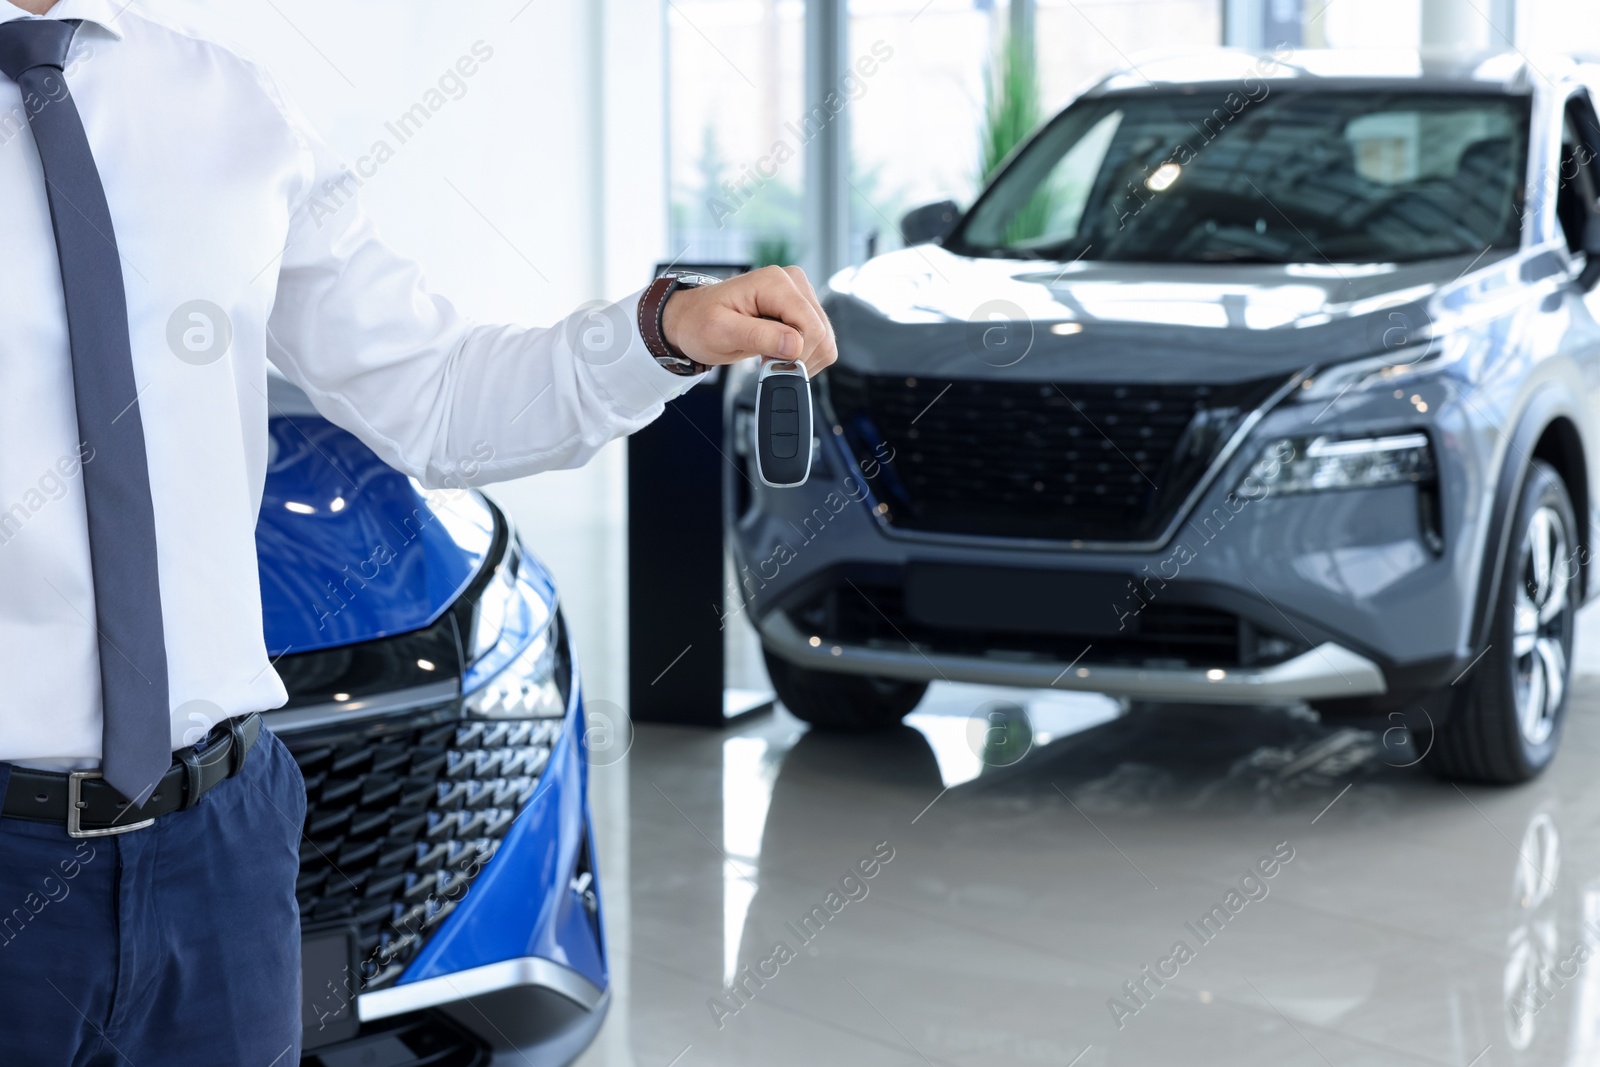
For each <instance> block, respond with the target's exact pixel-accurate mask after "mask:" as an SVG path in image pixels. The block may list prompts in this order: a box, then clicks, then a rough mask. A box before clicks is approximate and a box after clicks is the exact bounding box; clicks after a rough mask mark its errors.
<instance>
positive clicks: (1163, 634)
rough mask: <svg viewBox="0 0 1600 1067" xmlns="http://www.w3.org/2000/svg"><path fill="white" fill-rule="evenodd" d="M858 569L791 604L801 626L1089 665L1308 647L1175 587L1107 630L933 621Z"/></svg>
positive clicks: (926, 648)
mask: <svg viewBox="0 0 1600 1067" xmlns="http://www.w3.org/2000/svg"><path fill="white" fill-rule="evenodd" d="M857 577H858V578H859V580H857V578H852V579H851V580H850V582H849V583H848V584H841V585H838V586H833V587H831V588H826V589H824V590H822V591H820V592H818V593H816V594H814V595H812V596H811V597H809V598H807V599H806V600H804V601H802V602H800V603H798V604H797V605H795V606H794V607H793V608H791V609H789V615H790V617H791V618H792V619H793V621H794V623H795V625H796V626H797V627H798V628H799V629H800V631H801V632H802V633H806V634H815V635H818V636H819V637H821V638H822V640H823V641H824V642H827V643H830V644H841V645H854V646H857V647H862V648H883V649H893V650H895V651H904V650H907V649H909V648H917V649H921V650H922V651H923V652H925V653H944V654H946V655H957V656H978V657H983V656H992V655H996V654H998V655H1000V656H1002V657H1006V658H1021V659H1024V660H1026V659H1038V660H1044V661H1050V662H1065V661H1067V660H1072V662H1074V663H1081V664H1082V665H1083V666H1086V667H1092V666H1118V667H1189V668H1210V667H1225V668H1235V667H1254V666H1264V665H1269V664H1273V663H1280V662H1282V661H1283V660H1286V659H1289V658H1291V657H1293V656H1296V655H1299V654H1300V653H1302V652H1305V651H1306V650H1307V649H1308V648H1309V647H1310V646H1309V645H1307V644H1306V643H1305V642H1304V641H1303V640H1301V639H1300V638H1299V637H1298V636H1288V637H1286V636H1284V635H1282V634H1279V633H1275V632H1273V631H1270V630H1268V629H1266V628H1264V627H1261V626H1257V625H1256V624H1255V623H1253V622H1251V621H1250V620H1248V619H1245V618H1242V617H1240V616H1238V615H1235V614H1233V613H1232V612H1228V611H1222V610H1218V609H1216V608H1212V607H1207V606H1204V605H1200V604H1192V603H1184V602H1182V601H1181V600H1178V599H1174V598H1175V597H1177V596H1178V595H1179V594H1178V593H1176V591H1174V592H1173V593H1172V594H1169V596H1168V597H1167V598H1158V599H1156V600H1154V601H1153V602H1151V603H1149V604H1147V605H1146V606H1145V607H1144V608H1143V610H1141V611H1140V612H1139V614H1138V617H1137V619H1136V620H1135V624H1134V625H1132V626H1130V627H1129V629H1128V630H1127V631H1126V632H1118V633H1116V634H1112V635H1106V634H1103V633H1085V634H1082V635H1074V634H1068V633H1056V634H1044V633H1018V632H1013V631H1002V630H985V629H981V628H978V627H972V628H963V629H957V628H954V627H946V626H933V625H929V624H927V623H921V622H918V621H916V620H915V619H913V618H912V617H911V616H910V615H909V614H908V613H907V611H906V606H905V594H904V590H903V588H902V587H901V586H900V585H898V584H890V583H886V582H883V581H882V580H881V579H880V580H877V581H874V580H872V579H871V578H869V577H867V576H866V575H865V574H862V575H859V576H857ZM1130 603H1132V601H1131V600H1130ZM1080 653H1081V655H1080ZM1074 657H1077V658H1074Z"/></svg>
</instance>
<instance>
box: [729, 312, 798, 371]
mask: <svg viewBox="0 0 1600 1067" xmlns="http://www.w3.org/2000/svg"><path fill="white" fill-rule="evenodd" d="M719 319H720V321H719V323H718V330H717V333H718V341H719V345H718V347H720V348H722V349H723V350H724V351H725V352H726V353H727V354H728V355H730V356H732V357H734V358H743V357H746V356H781V357H782V358H784V359H799V358H800V356H801V353H802V352H803V351H804V350H805V342H804V339H803V338H802V337H801V336H800V332H799V331H798V330H796V329H795V328H794V327H792V326H789V325H787V324H786V323H782V322H777V321H775V320H773V319H758V318H752V317H751V316H749V315H743V314H740V313H739V312H737V311H733V310H731V309H727V310H724V312H723V313H722V315H721V316H719Z"/></svg>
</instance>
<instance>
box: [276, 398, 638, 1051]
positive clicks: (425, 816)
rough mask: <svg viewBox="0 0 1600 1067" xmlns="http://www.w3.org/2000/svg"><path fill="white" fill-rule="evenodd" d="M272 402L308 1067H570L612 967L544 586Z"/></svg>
mask: <svg viewBox="0 0 1600 1067" xmlns="http://www.w3.org/2000/svg"><path fill="white" fill-rule="evenodd" d="M269 386H270V388H269V400H270V403H271V409H272V414H271V419H270V424H269V425H270V437H271V441H270V454H269V464H268V474H267V482H266V491H265V495H264V497H263V500H262V505H261V515H260V520H259V524H258V526H257V530H256V543H257V549H258V553H259V556H260V577H261V595H262V605H263V611H264V615H265V623H266V638H267V644H268V647H269V650H270V653H271V655H272V657H273V660H274V663H275V666H276V669H277V671H278V673H279V674H280V675H281V676H282V678H283V681H284V684H285V685H286V687H287V688H288V691H289V702H288V704H287V705H286V706H284V707H283V708H280V709H278V710H275V711H273V712H271V713H269V714H268V715H267V717H266V718H267V722H268V724H269V725H270V726H271V727H272V729H273V730H274V731H276V732H277V733H278V735H279V736H280V737H281V738H282V739H283V740H284V742H285V743H286V744H287V745H288V747H289V749H290V751H291V752H293V753H294V756H295V759H296V760H297V761H298V763H299V765H300V769H301V771H302V773H303V774H304V775H305V780H306V795H307V809H306V825H305V831H304V837H303V842H302V846H301V853H300V864H301V866H300V879H299V883H298V886H297V892H298V895H299V902H300V916H301V923H302V936H303V948H304V952H303V957H304V962H303V979H304V987H303V994H304V1010H305V1021H306V1030H305V1050H306V1051H305V1058H304V1059H303V1060H302V1063H303V1064H305V1065H308V1067H334V1065H335V1064H345V1063H383V1064H386V1065H395V1067H402V1065H404V1064H410V1063H417V1064H422V1063H427V1064H439V1065H460V1067H466V1065H472V1064H482V1063H487V1062H489V1058H490V1056H491V1054H492V1051H493V1049H494V1048H499V1049H510V1048H516V1049H518V1050H519V1051H520V1053H521V1055H522V1056H524V1057H528V1056H531V1057H535V1058H534V1059H531V1060H529V1062H537V1063H540V1064H544V1063H552V1064H564V1063H567V1062H569V1061H570V1060H572V1059H573V1058H575V1057H576V1056H577V1055H578V1053H579V1052H581V1051H582V1050H583V1048H584V1047H586V1046H587V1045H588V1043H589V1042H590V1041H591V1040H592V1038H593V1036H594V1033H595V1031H596V1030H597V1029H598V1028H599V1026H600V1022H601V1020H602V1019H603V1017H604V1015H605V1011H606V1008H607V1006H608V1004H609V975H608V971H607V965H606V953H605V935H604V927H603V923H602V918H601V910H600V893H599V883H598V881H597V872H596V870H595V865H594V845H593V838H592V827H591V822H590V817H589V811H588V804H587V782H588V765H587V762H586V758H585V744H584V733H583V726H582V723H583V699H582V695H581V689H580V685H579V679H578V669H577V664H576V663H575V661H574V659H573V656H572V652H571V649H570V647H569V646H568V643H567V634H566V631H565V628H564V627H563V625H562V619H561V613H560V610H559V607H558V603H557V597H556V590H555V586H554V584H553V582H552V581H551V578H550V574H549V572H548V571H546V570H545V568H544V567H543V566H542V565H541V564H540V563H539V561H538V560H537V559H535V558H534V557H533V556H532V555H531V554H530V553H528V552H527V550H526V549H524V548H523V546H522V545H521V543H520V541H519V540H518V538H517V535H516V533H515V531H514V530H513V529H512V528H511V526H510V524H509V523H508V522H507V520H506V517H505V516H504V514H502V513H501V512H500V510H499V509H498V508H496V507H495V506H494V505H493V504H492V503H491V502H489V501H488V500H487V499H485V498H484V497H483V496H482V495H480V494H479V493H477V492H475V491H473V490H469V489H465V488H461V489H443V490H430V489H423V488H421V487H420V486H419V485H418V484H417V483H416V482H414V481H412V480H411V479H409V478H407V477H406V476H405V475H403V474H400V473H398V472H397V471H395V470H393V469H392V468H390V467H388V466H386V465H385V464H384V463H383V462H382V461H381V460H380V459H378V457H377V456H375V455H374V454H373V453H372V452H371V451H370V450H368V449H367V448H366V446H364V445H363V444H361V443H360V442H359V441H358V440H357V439H356V438H355V437H353V436H351V435H350V434H348V433H346V432H345V431H343V430H341V429H339V428H338V427H336V426H334V425H333V424H332V423H329V422H328V421H326V420H325V419H323V418H322V417H321V416H320V415H318V414H317V413H316V411H315V410H314V409H313V408H312V407H311V405H310V403H309V402H308V401H307V400H306V398H305V396H304V394H302V393H300V392H299V390H297V389H296V388H295V387H294V386H293V385H291V384H289V383H288V382H287V381H285V380H283V379H281V378H278V377H276V376H274V377H273V378H272V379H271V381H270V383H269ZM463 1024H465V1025H463ZM406 1057H410V1058H406ZM519 1062H520V1060H519Z"/></svg>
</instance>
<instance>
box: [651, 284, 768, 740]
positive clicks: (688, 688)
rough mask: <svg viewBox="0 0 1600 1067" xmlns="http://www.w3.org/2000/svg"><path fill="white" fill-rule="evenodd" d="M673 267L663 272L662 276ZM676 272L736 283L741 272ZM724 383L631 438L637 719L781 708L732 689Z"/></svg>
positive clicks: (699, 719)
mask: <svg viewBox="0 0 1600 1067" xmlns="http://www.w3.org/2000/svg"><path fill="white" fill-rule="evenodd" d="M666 269H669V268H668V267H667V266H665V265H663V266H662V267H660V268H658V272H659V271H660V270H666ZM670 269H677V270H692V271H697V272H699V273H702V274H716V275H720V276H724V277H731V276H732V275H734V274H739V273H742V272H743V271H745V270H748V269H749V268H748V267H747V266H744V265H740V264H686V263H679V264H674V265H672V267H671V268H670ZM722 436H723V435H722V375H721V374H720V373H717V372H714V373H712V374H710V375H707V376H706V380H705V381H702V382H701V383H700V384H698V385H696V386H695V387H694V388H693V389H690V390H689V391H688V392H687V393H685V394H683V395H682V396H680V397H678V398H677V399H676V400H673V401H672V402H670V403H669V404H667V410H666V411H665V412H664V413H663V414H662V416H661V417H660V418H659V419H657V420H656V421H655V422H653V423H651V424H650V425H649V426H646V427H645V428H644V429H642V430H640V431H638V432H637V433H635V434H634V435H633V436H632V437H630V438H628V703H629V708H628V714H629V716H630V717H631V718H632V719H633V721H635V722H664V723H679V724H684V725H692V726H724V725H726V724H727V723H729V722H730V721H732V720H733V719H735V718H741V717H743V715H745V714H754V713H756V712H759V711H764V710H766V709H768V708H770V707H771V706H772V701H773V697H772V694H771V693H770V692H752V691H748V690H730V689H729V688H728V687H727V682H726V672H727V665H726V663H725V655H724V644H723V640H724V634H723V630H722V618H723V615H724V614H725V613H726V612H727V610H728V609H727V607H726V604H725V597H728V596H737V595H738V594H737V593H736V592H730V591H728V590H727V589H726V581H725V579H724V572H723V552H724V545H723V531H722V465H723V464H724V463H726V462H727V460H726V459H724V458H723V455H722V451H721V449H722Z"/></svg>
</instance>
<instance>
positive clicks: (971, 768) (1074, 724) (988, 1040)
mask: <svg viewBox="0 0 1600 1067" xmlns="http://www.w3.org/2000/svg"><path fill="white" fill-rule="evenodd" d="M1573 697H1574V700H1575V706H1574V708H1573V715H1572V716H1571V718H1570V720H1569V726H1568V728H1569V730H1570V736H1569V737H1568V739H1567V742H1566V745H1565V748H1564V751H1563V754H1562V755H1561V757H1560V758H1558V760H1557V761H1556V764H1555V766H1554V767H1553V768H1552V769H1551V771H1550V772H1549V773H1548V774H1547V775H1546V776H1545V777H1544V778H1542V779H1540V780H1538V781H1536V782H1535V783H1533V784H1531V785H1528V786H1525V787H1520V788H1515V789H1487V788H1465V789H1459V788H1457V787H1455V786H1452V785H1448V784H1440V783H1438V782H1436V781H1434V780H1433V779H1432V778H1431V777H1429V776H1428V775H1427V774H1426V773H1425V772H1424V771H1422V770H1421V768H1419V767H1416V766H1414V765H1413V764H1414V763H1415V760H1416V756H1417V753H1416V752H1415V750H1414V748H1413V747H1412V746H1411V745H1410V744H1409V738H1408V737H1407V736H1406V735H1405V734H1404V733H1403V732H1401V731H1397V730H1394V729H1392V728H1391V725H1390V724H1388V723H1385V722H1374V723H1339V722H1332V723H1328V722H1320V721H1318V720H1317V719H1316V717H1315V716H1314V715H1312V714H1311V713H1310V712H1308V711H1305V710H1304V709H1299V710H1296V709H1266V710H1262V709H1245V708H1231V707H1226V708H1225V707H1217V708H1198V709H1197V708H1172V707H1159V706H1153V707H1135V708H1132V709H1120V708H1117V707H1116V706H1114V705H1110V704H1109V703H1102V704H1098V705H1097V704H1095V703H1093V698H1082V697H1075V698H1073V699H1071V700H1060V699H1058V695H1052V694H1047V695H1046V696H1045V697H1044V698H1040V697H1038V696H1036V695H1034V696H1030V695H1028V694H1021V695H1019V694H1017V693H1009V694H1007V693H999V692H970V693H954V694H944V695H941V696H940V697H939V698H938V699H933V700H931V701H930V703H929V704H927V705H925V706H924V709H923V710H921V711H919V712H918V714H917V715H914V716H913V717H912V718H911V719H910V720H909V722H910V725H908V726H906V727H904V728H902V729H900V730H898V731H893V732H889V733H885V734H877V735H869V736H863V737H841V736H836V735H832V736H830V735H825V734H819V733H815V732H810V733H808V732H806V731H805V730H804V728H803V727H802V726H801V725H800V724H798V723H797V722H796V721H795V720H793V719H790V718H788V717H787V716H784V715H781V714H780V715H778V716H774V717H772V718H769V719H764V720H759V721H756V722H755V723H753V724H752V725H750V726H747V727H746V728H744V729H741V730H737V731H734V732H732V733H731V734H729V735H716V734H710V733H700V732H695V731H688V730H679V729H671V728H659V727H658V728H650V727H641V728H640V730H639V736H638V741H637V743H636V745H635V747H634V750H633V753H632V757H631V767H630V769H629V771H628V773H629V776H630V790H631V798H632V799H631V803H630V805H629V813H628V818H629V826H628V827H627V828H626V829H627V831H628V832H629V834H630V839H631V845H630V865H631V868H632V873H633V877H632V880H631V895H630V899H629V901H628V902H627V905H626V906H627V907H628V909H629V920H628V929H629V931H630V933H629V935H628V936H627V937H626V938H623V937H614V943H613V946H612V948H613V952H614V954H617V955H623V954H625V955H626V956H627V957H628V961H629V962H628V973H629V978H628V982H629V989H628V992H627V995H626V1001H625V1002H626V1003H627V1005H628V1008H627V1012H628V1016H629V1019H630V1023H631V1027H632V1029H631V1045H632V1054H633V1057H634V1059H635V1061H636V1062H638V1063H663V1064H664V1063H667V1062H669V1061H671V1060H672V1059H673V1057H674V1056H679V1055H682V1056H683V1062H684V1063H689V1062H693V1063H697V1064H704V1063H714V1064H749V1063H762V1064H789V1063H793V1064H808V1065H809V1064H815V1063H818V1062H851V1063H868V1064H880V1063H881V1064H891V1065H894V1064H918V1063H922V1064H928V1063H932V1064H962V1065H966V1064H972V1065H978V1064H983V1065H1008V1064H1039V1065H1044V1064H1053V1065H1056V1067H1061V1065H1065V1064H1069V1063H1070V1064H1073V1065H1075V1067H1090V1065H1095V1064H1128V1065H1144V1064H1157V1063H1189V1064H1193V1063H1230V1064H1231V1063H1272V1064H1307V1065H1317V1064H1339V1065H1343V1064H1349V1063H1373V1064H1390V1063H1410V1062H1418V1063H1435V1064H1438V1063H1446V1064H1457V1065H1466V1064H1474V1065H1482V1067H1487V1065H1491V1064H1518V1065H1521V1064H1557V1063H1559V1064H1573V1065H1576V1064H1591V1063H1595V1062H1600V961H1591V960H1590V958H1589V956H1590V953H1591V952H1595V953H1596V954H1600V948H1596V947H1595V946H1600V836H1597V833H1596V828H1597V824H1596V820H1595V819H1594V818H1593V817H1592V815H1590V814H1589V813H1590V812H1592V811H1593V810H1595V807H1596V804H1595V802H1596V800H1597V799H1600V797H1597V789H1596V785H1595V783H1594V776H1593V775H1592V774H1591V773H1590V770H1589V766H1590V763H1591V761H1592V759H1593V757H1594V753H1595V749H1596V743H1597V741H1600V726H1597V725H1596V722H1597V720H1596V716H1595V715H1594V711H1595V710H1596V705H1600V678H1595V677H1588V678H1584V679H1581V680H1580V681H1579V683H1578V685H1577V687H1576V689H1575V692H1574V694H1573ZM1086 701H1087V702H1086ZM617 829H618V830H620V829H623V828H617ZM601 832H602V833H604V832H606V828H604V827H603V828H602V830H601ZM869 870H870V872H871V874H870V876H869V875H868V873H867V872H868V871H869ZM1269 871H1270V873H1268V872H1269ZM1180 946H1182V947H1181V948H1180ZM602 1046H603V1047H597V1050H596V1051H595V1052H593V1053H591V1055H590V1057H589V1058H586V1059H585V1060H584V1061H583V1062H584V1063H586V1064H600V1063H607V1062H611V1061H610V1060H608V1059H606V1058H605V1057H607V1056H609V1055H611V1053H608V1052H606V1051H604V1049H606V1048H615V1047H616V1046H615V1044H614V1043H612V1044H606V1043H602ZM686 1048H688V1049H689V1051H688V1052H685V1051H684V1050H685V1049H686ZM619 1062H620V1061H619Z"/></svg>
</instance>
